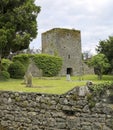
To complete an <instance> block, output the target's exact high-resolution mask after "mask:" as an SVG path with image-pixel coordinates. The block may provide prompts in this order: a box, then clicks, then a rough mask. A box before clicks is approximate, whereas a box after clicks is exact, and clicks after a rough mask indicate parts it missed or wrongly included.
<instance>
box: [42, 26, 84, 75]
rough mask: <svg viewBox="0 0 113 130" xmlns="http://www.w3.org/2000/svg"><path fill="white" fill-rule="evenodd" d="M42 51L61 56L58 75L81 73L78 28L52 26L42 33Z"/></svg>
mask: <svg viewBox="0 0 113 130" xmlns="http://www.w3.org/2000/svg"><path fill="white" fill-rule="evenodd" d="M42 53H47V54H51V55H57V56H60V57H62V59H63V66H62V69H61V71H60V75H66V74H70V75H80V74H81V73H82V71H81V70H82V56H81V34H80V31H79V30H74V29H63V28H54V29H51V30H49V31H47V32H44V33H42Z"/></svg>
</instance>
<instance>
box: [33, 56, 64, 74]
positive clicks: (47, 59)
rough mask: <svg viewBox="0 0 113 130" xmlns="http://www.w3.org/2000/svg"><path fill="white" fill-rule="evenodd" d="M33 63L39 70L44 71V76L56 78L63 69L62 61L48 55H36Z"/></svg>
mask: <svg viewBox="0 0 113 130" xmlns="http://www.w3.org/2000/svg"><path fill="white" fill-rule="evenodd" d="M33 61H34V62H35V64H36V66H37V67H38V68H39V69H42V71H43V76H56V75H58V72H59V71H60V69H61V67H62V59H61V58H60V57H57V56H52V55H47V54H37V55H34V57H33Z"/></svg>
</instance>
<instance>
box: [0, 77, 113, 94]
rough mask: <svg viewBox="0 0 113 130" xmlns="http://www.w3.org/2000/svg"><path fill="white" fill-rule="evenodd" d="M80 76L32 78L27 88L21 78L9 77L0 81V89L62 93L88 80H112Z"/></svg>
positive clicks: (110, 78)
mask: <svg viewBox="0 0 113 130" xmlns="http://www.w3.org/2000/svg"><path fill="white" fill-rule="evenodd" d="M82 78H83V79H82V80H79V77H78V76H76V77H71V81H67V80H66V77H50V78H45V77H42V78H33V87H32V88H27V87H26V86H25V85H23V84H21V83H22V82H23V80H20V79H19V80H18V79H10V80H8V81H1V82H0V90H3V91H19V92H37V93H51V94H63V93H65V92H67V91H69V90H71V89H72V88H74V87H76V86H84V85H85V84H86V82H87V81H89V80H91V81H93V82H94V83H101V82H105V81H112V80H113V76H103V79H102V80H98V79H97V76H96V75H85V76H83V77H82Z"/></svg>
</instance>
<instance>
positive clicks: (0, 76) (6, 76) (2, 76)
mask: <svg viewBox="0 0 113 130" xmlns="http://www.w3.org/2000/svg"><path fill="white" fill-rule="evenodd" d="M9 78H10V74H9V73H8V72H7V71H1V73H0V80H7V79H9Z"/></svg>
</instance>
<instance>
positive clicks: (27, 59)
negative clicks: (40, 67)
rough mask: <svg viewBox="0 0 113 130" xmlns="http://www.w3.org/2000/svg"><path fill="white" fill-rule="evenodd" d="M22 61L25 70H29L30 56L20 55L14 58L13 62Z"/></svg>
mask: <svg viewBox="0 0 113 130" xmlns="http://www.w3.org/2000/svg"><path fill="white" fill-rule="evenodd" d="M16 61H20V62H21V63H22V64H23V65H24V67H25V69H27V68H28V65H29V62H30V56H29V54H19V55H16V56H14V57H13V62H16Z"/></svg>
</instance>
